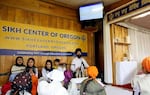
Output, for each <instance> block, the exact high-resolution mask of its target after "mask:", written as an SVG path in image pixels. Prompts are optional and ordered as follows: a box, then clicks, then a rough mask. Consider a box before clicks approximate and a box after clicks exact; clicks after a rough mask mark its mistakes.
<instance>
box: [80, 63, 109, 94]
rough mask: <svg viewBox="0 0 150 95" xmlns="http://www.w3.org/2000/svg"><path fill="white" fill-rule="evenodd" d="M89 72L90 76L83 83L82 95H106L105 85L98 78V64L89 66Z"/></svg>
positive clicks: (81, 87)
mask: <svg viewBox="0 0 150 95" xmlns="http://www.w3.org/2000/svg"><path fill="white" fill-rule="evenodd" d="M87 74H88V76H89V77H88V78H87V79H85V80H84V81H83V82H82V83H81V86H80V95H106V92H105V89H104V85H101V84H102V83H100V82H99V81H97V80H96V77H97V75H98V70H97V68H96V66H90V67H88V68H87Z"/></svg>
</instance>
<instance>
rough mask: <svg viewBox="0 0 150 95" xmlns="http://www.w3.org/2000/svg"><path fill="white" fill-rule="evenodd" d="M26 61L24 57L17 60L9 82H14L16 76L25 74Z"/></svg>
mask: <svg viewBox="0 0 150 95" xmlns="http://www.w3.org/2000/svg"><path fill="white" fill-rule="evenodd" d="M23 62H24V60H23V57H21V56H18V57H17V58H16V63H15V64H14V65H13V66H12V68H11V75H10V77H9V81H10V82H12V81H13V80H14V78H15V77H16V75H17V74H18V73H20V72H23V71H24V70H25V65H24V64H23Z"/></svg>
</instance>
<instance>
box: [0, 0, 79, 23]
mask: <svg viewBox="0 0 150 95" xmlns="http://www.w3.org/2000/svg"><path fill="white" fill-rule="evenodd" d="M0 4H2V5H6V6H11V7H15V8H21V9H25V10H28V11H32V12H38V13H42V14H47V15H54V16H58V17H63V18H68V19H74V20H76V19H77V14H76V10H73V9H69V8H65V7H62V6H57V5H55V4H50V3H46V2H42V1H39V0H19V1H17V0H1V1H0Z"/></svg>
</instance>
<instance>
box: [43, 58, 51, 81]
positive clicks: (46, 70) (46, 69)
mask: <svg viewBox="0 0 150 95" xmlns="http://www.w3.org/2000/svg"><path fill="white" fill-rule="evenodd" d="M52 67H53V65H52V61H51V60H46V63H45V67H44V68H42V77H43V78H44V79H45V80H48V77H47V74H48V73H49V72H51V71H52V70H53V68H52Z"/></svg>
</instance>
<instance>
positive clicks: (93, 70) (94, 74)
mask: <svg viewBox="0 0 150 95" xmlns="http://www.w3.org/2000/svg"><path fill="white" fill-rule="evenodd" d="M87 74H88V75H89V77H91V78H92V79H95V78H96V77H97V75H98V70H97V68H96V66H89V67H88V68H87Z"/></svg>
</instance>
